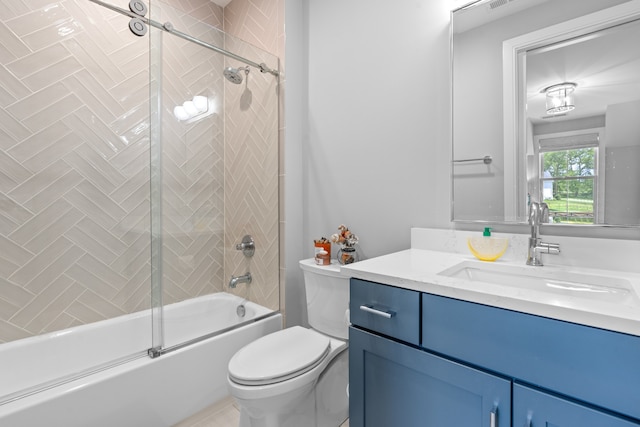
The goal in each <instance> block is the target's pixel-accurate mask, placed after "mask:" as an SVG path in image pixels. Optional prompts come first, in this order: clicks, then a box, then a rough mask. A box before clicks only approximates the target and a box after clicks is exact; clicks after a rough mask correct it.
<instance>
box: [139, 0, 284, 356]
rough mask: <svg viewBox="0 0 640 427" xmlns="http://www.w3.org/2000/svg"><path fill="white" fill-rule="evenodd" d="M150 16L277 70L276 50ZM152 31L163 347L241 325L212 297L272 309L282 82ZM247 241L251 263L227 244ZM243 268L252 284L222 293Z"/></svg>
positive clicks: (157, 341)
mask: <svg viewBox="0 0 640 427" xmlns="http://www.w3.org/2000/svg"><path fill="white" fill-rule="evenodd" d="M151 16H152V18H153V19H154V20H155V21H158V22H167V21H170V22H171V24H172V26H173V27H174V28H175V30H177V31H180V32H181V33H185V34H188V35H189V36H190V37H194V38H197V39H198V40H201V41H202V42H204V43H207V44H210V45H213V46H216V47H220V48H222V49H225V50H230V51H232V52H233V53H235V54H238V55H241V56H243V57H246V58H250V59H251V60H253V61H256V62H258V63H266V64H267V65H268V66H269V67H270V68H275V69H277V66H278V61H277V58H276V57H274V56H273V55H270V54H268V53H265V52H263V51H260V49H257V48H255V47H251V46H249V45H248V44H247V43H244V42H242V41H239V40H237V39H235V38H233V37H230V36H229V35H227V34H225V33H223V32H222V31H220V30H218V29H216V28H214V27H213V26H211V25H208V24H207V23H205V22H203V21H200V20H197V19H195V18H193V17H190V16H186V15H184V14H180V13H179V11H177V10H175V9H174V8H173V7H172V5H170V4H168V3H167V2H160V1H154V2H153V5H152V7H151ZM150 33H151V42H152V47H151V52H152V54H151V55H152V56H151V64H152V69H151V74H152V81H155V82H157V86H158V87H157V89H158V102H152V134H157V135H158V138H157V139H156V138H153V142H152V153H153V152H154V150H157V152H158V153H160V157H159V159H158V160H159V162H160V163H161V167H157V166H156V167H157V169H158V170H159V171H161V173H160V176H159V177H158V181H157V182H159V183H160V184H159V186H158V188H159V192H158V194H156V195H155V196H154V195H152V206H154V208H153V210H154V212H156V213H157V212H161V214H160V216H159V220H160V222H161V226H160V228H159V234H160V236H161V240H160V241H159V246H158V248H157V250H156V251H155V255H154V262H155V261H157V265H158V269H159V271H160V272H161V273H160V277H161V284H160V286H159V287H158V288H157V289H156V291H158V292H159V293H156V298H155V301H156V302H158V303H159V302H161V307H162V309H159V308H157V309H156V313H158V314H160V315H161V316H162V317H161V319H160V318H159V316H156V318H155V320H154V325H155V331H156V332H159V331H160V330H162V334H161V336H160V335H159V334H156V333H154V346H155V347H162V348H163V349H167V348H172V347H175V346H179V345H182V344H184V343H188V342H189V341H191V340H196V339H198V338H199V337H203V336H207V335H211V334H215V333H217V332H218V331H219V330H221V329H226V328H229V327H230V326H232V323H233V322H236V323H239V322H241V321H242V319H241V318H236V313H235V310H236V306H237V305H238V304H236V305H234V306H233V307H227V308H224V309H223V308H220V307H221V304H220V299H219V298H218V299H216V298H213V297H212V296H214V295H218V296H223V295H224V294H229V293H235V294H237V295H239V296H240V297H241V299H242V300H246V301H253V302H256V303H258V304H260V305H263V306H266V307H268V308H269V310H278V308H279V292H278V290H279V280H278V277H279V258H278V249H279V244H278V242H279V240H278V230H279V228H278V219H279V218H278V206H279V205H278V96H277V88H278V86H277V85H278V79H277V78H276V77H275V76H274V75H272V74H269V73H262V72H260V70H259V69H257V68H255V67H247V70H246V71H245V70H244V69H241V68H242V67H245V66H246V65H245V64H244V63H242V62H240V61H237V60H235V59H230V58H228V57H226V56H224V55H223V54H221V53H218V52H216V51H214V50H212V49H209V48H207V47H204V46H202V45H199V44H198V43H195V42H193V41H189V40H185V39H184V38H181V37H178V36H176V35H175V34H171V32H166V31H163V30H160V29H156V28H150ZM245 55H246V56H245ZM226 67H232V68H235V69H236V70H237V71H238V75H239V77H240V79H241V80H242V81H241V82H240V83H239V84H234V83H232V82H230V81H229V80H227V79H226V78H225V77H224V75H223V72H224V70H225V68H226ZM153 96H154V95H153V93H152V98H153ZM155 108H157V111H156V112H154V111H153V109H155ZM154 117H156V118H157V119H158V120H157V121H155V122H154V121H153V118H154ZM154 129H155V130H154ZM156 144H158V145H156ZM154 147H155V148H154ZM152 158H155V157H153V155H152ZM153 168H154V166H153V165H152V169H153ZM152 192H153V190H152ZM156 196H157V197H156ZM156 213H154V214H153V217H154V218H155V217H156ZM152 228H153V226H152ZM245 234H251V235H253V237H254V239H255V241H256V243H257V249H256V256H255V257H252V258H250V259H249V258H245V257H244V256H243V255H242V252H240V251H236V249H235V246H236V244H237V243H240V241H241V240H242V237H243V236H244V235H245ZM156 256H157V258H156ZM248 271H251V273H252V275H253V278H254V281H253V282H252V284H251V285H249V286H246V285H245V284H241V285H239V286H238V287H237V288H236V289H233V290H230V289H229V286H228V284H229V280H230V278H231V276H232V275H236V276H237V275H242V274H245V273H246V272H248ZM267 282H268V283H267ZM229 308H231V309H232V310H233V311H232V313H230V314H231V317H232V319H229V316H226V320H225V323H224V324H221V323H220V319H221V318H222V317H225V314H223V313H221V312H220V311H222V310H228V309H229ZM229 321H231V322H232V323H229Z"/></svg>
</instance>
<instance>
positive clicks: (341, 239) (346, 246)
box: [331, 224, 358, 265]
mask: <svg viewBox="0 0 640 427" xmlns="http://www.w3.org/2000/svg"><path fill="white" fill-rule="evenodd" d="M338 231H339V232H338V233H336V234H333V235H331V241H332V242H334V243H337V244H338V245H340V250H338V255H337V258H338V262H339V263H340V264H343V265H344V264H352V263H354V262H356V261H358V252H357V251H356V248H355V245H356V243H358V236H356V235H355V234H353V233H352V232H351V231H350V230H349V228H347V226H345V225H344V224H343V225H340V227H338Z"/></svg>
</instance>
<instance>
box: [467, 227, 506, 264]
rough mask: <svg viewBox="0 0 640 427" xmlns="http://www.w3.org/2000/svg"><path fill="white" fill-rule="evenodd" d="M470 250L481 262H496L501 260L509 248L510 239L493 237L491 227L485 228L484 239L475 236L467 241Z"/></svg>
mask: <svg viewBox="0 0 640 427" xmlns="http://www.w3.org/2000/svg"><path fill="white" fill-rule="evenodd" d="M467 246H469V250H470V251H471V253H472V254H473V256H475V257H476V258H478V259H479V260H481V261H495V260H497V259H498V258H500V257H501V256H502V255H504V253H505V252H506V250H507V247H508V246H509V239H507V238H504V237H493V236H491V227H485V228H484V231H483V232H482V237H480V236H477V237H476V236H474V237H469V238H468V239H467Z"/></svg>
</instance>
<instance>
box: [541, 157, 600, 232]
mask: <svg viewBox="0 0 640 427" xmlns="http://www.w3.org/2000/svg"><path fill="white" fill-rule="evenodd" d="M597 156H598V147H596V146H591V147H582V148H572V149H564V150H554V151H546V152H541V153H540V165H541V169H542V171H541V172H542V173H541V175H540V176H541V178H540V180H541V186H540V188H541V189H542V198H543V200H544V201H545V202H546V203H547V204H548V205H549V215H550V217H553V221H554V222H556V223H581V224H593V223H594V220H595V217H594V212H596V211H597V206H596V204H597V198H596V197H595V189H596V188H597V185H596V179H597V166H596V165H597Z"/></svg>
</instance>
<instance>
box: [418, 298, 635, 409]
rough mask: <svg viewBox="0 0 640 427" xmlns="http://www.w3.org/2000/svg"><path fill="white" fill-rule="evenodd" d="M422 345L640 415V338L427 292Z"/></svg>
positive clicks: (424, 302)
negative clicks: (639, 389)
mask: <svg viewBox="0 0 640 427" xmlns="http://www.w3.org/2000/svg"><path fill="white" fill-rule="evenodd" d="M422 298H423V300H422V346H423V347H424V348H426V349H428V350H431V351H435V352H438V353H440V354H444V355H448V356H450V357H452V358H455V359H458V360H464V361H465V362H468V363H470V364H472V365H475V366H480V367H483V368H485V369H489V370H491V371H494V372H498V373H501V374H503V375H505V376H509V377H512V378H517V379H519V380H521V381H523V382H526V383H528V384H532V385H535V386H536V387H540V388H544V389H547V390H552V391H555V392H557V393H560V394H564V395H567V396H572V397H574V398H577V399H580V400H582V401H584V402H588V403H590V404H593V405H597V406H601V407H604V408H609V409H611V410H614V411H616V412H618V413H620V414H624V415H627V416H630V417H633V418H636V419H640V393H638V388H637V387H638V384H640V337H638V336H633V335H627V334H623V333H618V332H612V331H607V330H603V329H598V328H592V327H589V326H584V325H578V324H575V323H569V322H563V321H560V320H554V319H549V318H545V317H540V316H535V315H531V314H525V313H519V312H515V311H511V310H505V309H501V308H496V307H489V306H486V305H482V304H476V303H472V302H467V301H460V300H455V299H451V298H445V297H440V296H436V295H430V294H423V295H422Z"/></svg>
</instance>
